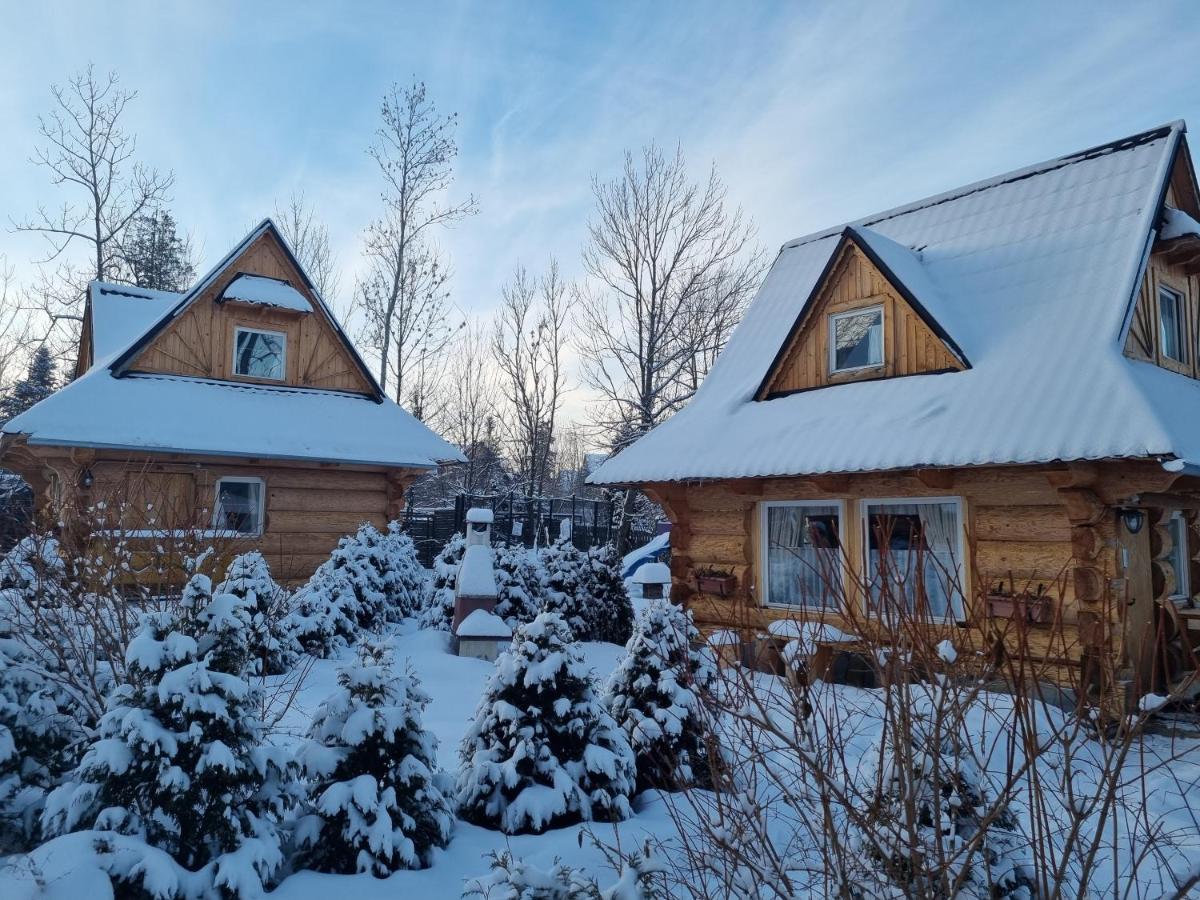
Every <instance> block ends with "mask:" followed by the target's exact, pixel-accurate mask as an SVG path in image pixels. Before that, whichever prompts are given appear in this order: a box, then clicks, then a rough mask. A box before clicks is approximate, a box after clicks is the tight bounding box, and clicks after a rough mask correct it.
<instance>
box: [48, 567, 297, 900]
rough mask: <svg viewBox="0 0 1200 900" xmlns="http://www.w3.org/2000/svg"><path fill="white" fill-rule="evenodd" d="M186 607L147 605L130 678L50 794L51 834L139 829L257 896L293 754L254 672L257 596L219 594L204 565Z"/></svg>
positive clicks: (176, 855)
mask: <svg viewBox="0 0 1200 900" xmlns="http://www.w3.org/2000/svg"><path fill="white" fill-rule="evenodd" d="M182 606H183V609H184V611H185V613H186V614H187V615H188V617H187V618H186V619H183V620H181V619H179V618H177V617H176V616H175V615H174V614H172V613H170V612H158V613H149V614H147V615H146V616H144V618H143V621H142V627H141V630H140V631H139V633H138V634H137V635H136V637H134V639H133V640H132V641H131V642H130V644H129V647H128V650H127V652H126V663H127V666H128V671H129V680H128V682H127V683H124V684H122V685H120V686H118V687H117V688H116V689H115V690H114V691H113V693H112V695H111V696H110V698H109V703H108V709H107V711H106V712H105V714H104V716H103V718H102V719H101V721H100V727H99V733H98V735H97V737H96V739H95V741H94V742H93V743H92V744H91V746H90V747H88V749H87V751H86V752H85V753H84V756H83V759H82V760H81V761H80V763H79V766H78V768H77V769H76V771H75V773H74V774H73V777H72V779H71V783H68V784H65V785H63V786H62V787H60V788H58V789H56V790H55V791H54V792H53V793H51V795H50V797H49V798H48V799H47V801H46V808H45V812H44V813H43V816H42V823H43V826H44V827H45V829H46V832H47V833H48V834H61V833H66V832H69V831H74V830H78V829H95V830H98V831H113V832H118V833H120V834H124V835H131V836H134V837H137V838H139V839H141V840H143V841H145V842H146V843H147V844H149V845H151V846H152V847H156V848H158V849H159V850H162V851H164V852H165V853H167V854H169V855H170V856H171V858H172V859H174V860H175V861H176V862H178V863H179V864H180V865H181V866H183V867H184V868H186V869H190V870H198V869H201V868H206V869H207V871H208V872H209V874H210V876H211V883H212V884H213V886H214V887H215V888H216V889H217V890H219V891H221V892H223V893H224V894H226V895H229V896H257V895H258V894H261V892H262V890H263V888H264V886H265V885H266V884H268V883H269V882H270V880H271V878H272V877H273V875H274V874H275V873H276V872H277V870H278V869H279V867H280V865H281V863H282V862H283V848H282V844H281V833H280V827H279V823H280V821H281V817H282V816H283V814H284V812H285V811H286V807H287V806H288V805H290V797H289V791H288V782H289V780H290V774H291V764H290V763H289V762H288V760H287V756H286V754H283V753H281V752H280V751H278V750H277V749H275V748H273V747H271V746H270V745H268V744H266V743H265V736H266V735H265V729H264V727H263V725H262V723H261V722H260V721H259V720H258V719H257V717H256V715H255V712H254V710H255V709H256V707H257V705H258V698H257V696H256V694H255V692H254V691H253V690H252V689H251V688H250V685H249V684H248V683H247V682H246V680H245V678H244V673H245V671H246V670H247V668H248V665H249V662H250V656H251V648H250V632H251V611H250V609H249V606H248V604H247V603H246V601H245V600H244V599H242V598H239V597H237V596H235V595H233V594H215V595H214V594H213V593H212V588H211V582H210V581H209V579H208V578H207V577H206V576H204V575H196V576H193V578H192V579H191V580H190V581H189V583H188V585H187V587H186V589H185V591H184V597H183V603H182ZM129 877H130V878H132V879H135V880H137V879H142V878H144V877H145V872H144V871H142V870H140V869H137V868H136V867H135V869H134V870H133V871H132V872H130V874H129ZM141 886H142V887H145V884H141Z"/></svg>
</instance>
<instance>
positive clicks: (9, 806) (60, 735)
mask: <svg viewBox="0 0 1200 900" xmlns="http://www.w3.org/2000/svg"><path fill="white" fill-rule="evenodd" d="M71 712H72V709H71V701H70V698H69V697H68V696H67V695H66V694H65V693H63V691H62V690H60V689H59V688H58V686H57V685H55V684H54V683H53V682H52V681H50V680H49V679H48V678H46V677H45V675H44V674H43V672H42V670H41V664H40V663H39V661H38V660H37V659H36V658H35V657H34V656H33V655H32V654H31V653H29V651H28V650H26V649H25V647H24V646H23V645H21V644H20V643H18V642H17V641H14V640H12V639H11V638H8V637H0V854H3V853H5V852H10V851H13V850H18V849H27V848H28V847H29V846H31V845H32V844H33V843H35V842H36V841H37V838H38V836H39V828H38V821H37V819H38V816H39V815H40V814H41V809H42V804H43V803H44V801H45V798H46V793H47V791H49V790H50V789H51V788H53V787H55V786H56V785H57V784H58V783H59V782H60V780H61V779H62V777H63V776H64V775H65V774H66V773H67V772H68V771H70V770H71V769H72V768H73V767H74V764H75V762H76V761H77V760H76V759H75V748H76V746H77V742H78V741H80V740H81V739H82V738H83V736H84V732H83V729H82V728H81V727H80V725H79V723H78V722H76V721H75V720H74V719H73V718H72V717H71Z"/></svg>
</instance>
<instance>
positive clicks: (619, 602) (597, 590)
mask: <svg viewBox="0 0 1200 900" xmlns="http://www.w3.org/2000/svg"><path fill="white" fill-rule="evenodd" d="M580 596H581V598H582V601H583V615H584V619H585V621H586V622H587V637H586V638H581V640H589V641H608V642H609V643H610V644H621V645H624V644H626V643H627V642H628V641H629V638H630V636H631V635H632V634H633V603H632V602H631V601H630V599H629V591H628V590H627V589H626V587H625V579H624V578H622V577H621V556H620V554H618V553H617V550H616V547H614V546H613V545H612V544H605V545H603V546H600V547H592V548H591V549H590V550H588V552H587V556H586V557H585V558H584V569H583V579H582V585H581V588H580Z"/></svg>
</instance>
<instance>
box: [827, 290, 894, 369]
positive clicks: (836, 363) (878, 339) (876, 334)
mask: <svg viewBox="0 0 1200 900" xmlns="http://www.w3.org/2000/svg"><path fill="white" fill-rule="evenodd" d="M882 365H883V307H882V306H872V307H870V308H869V309H855V310H851V311H850V312H843V313H834V314H833V315H831V316H830V317H829V371H830V372H854V371H856V370H858V369H871V368H874V367H876V366H882Z"/></svg>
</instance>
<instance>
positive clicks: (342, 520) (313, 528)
mask: <svg viewBox="0 0 1200 900" xmlns="http://www.w3.org/2000/svg"><path fill="white" fill-rule="evenodd" d="M363 522H371V523H372V524H374V525H375V527H376V528H382V527H384V526H385V525H387V523H386V522H385V521H384V518H383V516H382V515H379V514H374V515H372V514H369V513H324V512H298V511H295V510H283V511H281V512H277V513H276V512H268V513H267V532H268V533H269V534H295V533H301V534H330V533H333V534H351V533H352V532H355V531H357V530H358V527H359V526H360V525H362V523H363Z"/></svg>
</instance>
